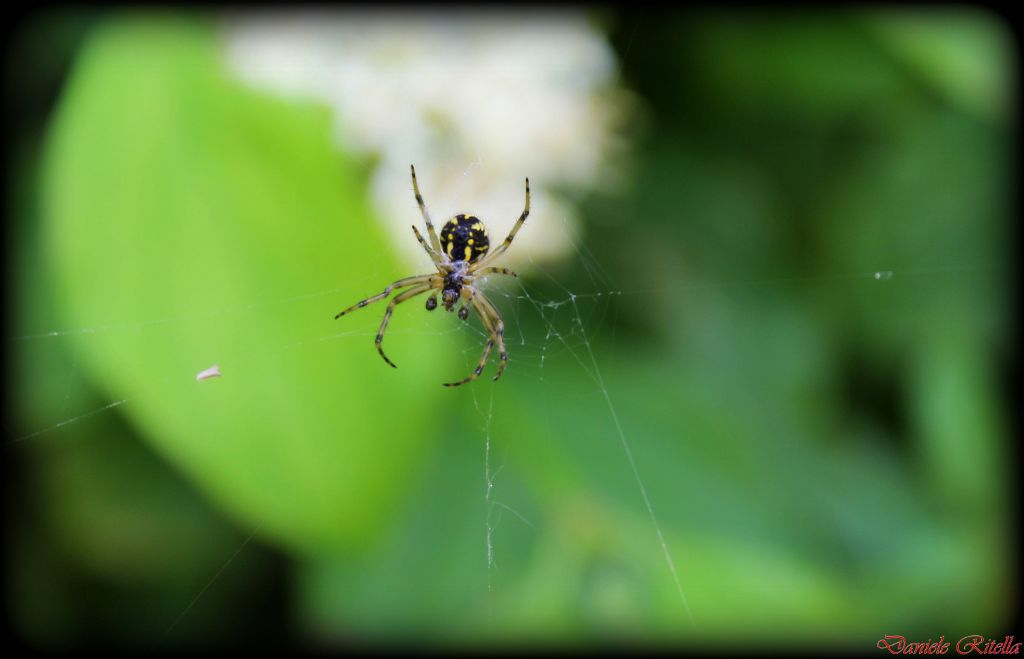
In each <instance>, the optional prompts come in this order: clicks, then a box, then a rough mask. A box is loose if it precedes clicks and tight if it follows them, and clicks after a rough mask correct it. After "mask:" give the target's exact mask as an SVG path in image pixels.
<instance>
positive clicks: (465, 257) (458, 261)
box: [335, 166, 530, 387]
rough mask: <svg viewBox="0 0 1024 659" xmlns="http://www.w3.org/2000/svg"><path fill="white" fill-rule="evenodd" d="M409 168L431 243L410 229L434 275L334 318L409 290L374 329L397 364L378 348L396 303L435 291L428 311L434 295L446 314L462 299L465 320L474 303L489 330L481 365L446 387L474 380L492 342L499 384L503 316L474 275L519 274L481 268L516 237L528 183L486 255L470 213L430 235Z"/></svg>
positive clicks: (485, 242)
mask: <svg viewBox="0 0 1024 659" xmlns="http://www.w3.org/2000/svg"><path fill="white" fill-rule="evenodd" d="M410 169H411V170H412V189H413V192H414V193H415V194H416V203H417V204H419V207H420V212H421V213H423V219H424V220H425V221H426V223H427V235H428V236H429V237H430V244H427V241H426V240H424V239H423V235H422V234H420V231H419V229H417V228H416V226H415V225H413V227H412V230H413V233H415V234H416V239H417V240H419V241H420V245H422V246H423V249H425V250H426V251H427V254H429V255H430V259H431V260H432V261H433V262H434V267H435V268H437V272H435V273H431V274H428V275H417V276H415V277H406V278H405V279H399V280H398V281H396V282H394V283H393V284H391V285H390V286H388V287H387V288H385V289H384V292H382V293H379V294H377V295H374V296H373V297H368V298H366V299H365V300H361V301H359V302H357V303H356V304H354V305H352V306H351V307H349V308H348V309H345V310H344V311H342V312H340V313H339V314H338V315H337V316H335V318H340V317H342V316H344V315H345V314H347V313H348V312H350V311H352V310H354V309H359V308H362V307H365V306H366V305H368V304H370V303H372V302H376V301H377V300H381V299H383V298H385V297H387V296H388V295H390V294H391V291H393V290H395V289H398V288H407V289H408V290H406V291H403V292H402V293H399V294H398V295H396V296H395V297H394V299H392V300H391V302H390V303H388V308H387V311H385V312H384V320H383V321H382V322H381V324H380V330H378V332H377V338H376V339H375V343H376V344H377V351H378V352H380V356H381V357H383V358H384V361H386V362H387V363H388V364H391V366H395V365H394V363H392V361H391V360H390V359H388V357H387V355H385V354H384V349H383V348H382V347H381V342H382V341H383V340H384V330H386V329H387V327H388V321H389V320H390V319H391V312H392V310H394V308H395V305H398V304H401V303H402V302H405V301H406V300H408V299H410V298H413V297H416V296H417V295H420V294H421V293H426V292H427V291H434V292H433V294H432V295H431V296H430V297H429V298H427V304H426V307H427V311H433V310H434V309H436V308H437V295H438V292H440V294H441V303H442V304H444V308H445V309H446V310H448V311H452V310H453V308H454V306H455V304H456V303H458V301H459V300H462V306H461V307H460V308H459V318H461V319H462V320H466V318H468V317H469V305H472V306H473V308H474V309H476V310H477V313H479V314H480V320H481V322H483V324H484V328H485V329H487V333H488V335H489V338H488V340H487V345H485V346H484V353H483V356H482V357H481V358H480V363H479V364H477V367H476V369H475V370H474V371H473V372H472V373H471V374H469V375H468V376H467V377H465V378H464V379H462V380H460V381H458V382H449V383H447V384H445V386H446V387H455V386H458V385H460V384H465V383H467V382H470V381H472V380H475V379H476V377H477V376H478V375H480V373H481V371H483V370H484V365H485V364H486V363H487V357H488V356H489V355H490V354H491V348H493V347H494V344H495V343H497V344H498V353H499V358H500V360H501V363H500V364H499V365H498V373H497V375H495V376H494V379H495V380H497V379H498V378H500V377H501V374H502V372H503V371H504V370H505V365H506V363H507V362H508V353H507V352H506V351H505V323H504V322H503V321H502V320H501V314H499V313H498V310H497V309H495V308H494V305H493V304H491V302H490V300H488V299H487V298H486V297H484V294H483V293H482V292H480V290H479V289H477V288H476V287H475V286H474V285H473V284H474V282H475V281H476V279H477V278H478V277H480V276H482V275H487V274H490V273H500V274H503V275H512V276H513V277H515V276H517V275H516V273H514V272H512V271H511V270H509V269H508V268H495V267H486V268H485V267H483V266H485V265H486V264H487V263H489V262H491V261H493V260H494V259H495V258H497V257H498V256H499V255H500V254H502V253H503V252H504V251H505V250H506V249H508V246H509V245H511V244H512V239H513V238H515V236H516V233H517V232H518V231H519V229H520V227H522V226H523V222H525V221H526V218H527V216H528V215H529V214H530V179H526V207H525V208H524V209H523V212H522V214H521V215H520V216H519V219H518V220H516V223H515V225H514V226H513V227H512V231H510V232H509V234H508V237H507V238H505V242H503V243H501V244H500V245H498V247H497V249H495V250H494V251H493V252H491V253H490V254H488V253H487V252H488V250H489V249H490V246H491V243H490V239H488V237H487V229H486V228H484V223H483V222H481V221H480V219H479V218H477V217H475V216H473V215H466V214H460V215H456V216H455V217H453V218H452V219H450V220H448V221H447V222H445V224H444V226H443V227H441V237H440V239H438V236H437V233H435V231H434V224H433V223H432V222H431V221H430V214H429V213H427V207H426V204H424V203H423V196H422V195H421V194H420V187H419V184H418V183H417V182H416V168H415V167H412V166H410Z"/></svg>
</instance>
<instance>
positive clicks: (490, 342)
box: [444, 291, 494, 387]
mask: <svg viewBox="0 0 1024 659" xmlns="http://www.w3.org/2000/svg"><path fill="white" fill-rule="evenodd" d="M472 292H473V291H471V295H470V301H471V302H472V303H473V306H474V307H476V310H477V313H479V314H480V321H481V322H482V323H483V324H484V329H486V330H487V334H488V335H489V338H488V339H487V345H485V346H484V352H483V355H481V357H480V362H479V363H478V364H477V365H476V368H475V369H473V372H472V373H470V374H469V375H467V376H466V377H464V378H462V379H461V380H459V381H458V382H446V383H445V384H444V386H446V387H457V386H459V385H462V384H466V383H467V382H472V381H473V380H475V379H477V377H478V376H479V375H480V373H482V372H483V370H484V366H486V365H487V358H488V357H489V356H490V355H491V348H493V347H494V328H493V326H492V325H491V321H490V318H488V316H487V314H486V313H484V312H483V310H482V309H481V308H480V307H479V306H477V303H476V297H475V296H473V295H472Z"/></svg>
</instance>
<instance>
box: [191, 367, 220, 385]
mask: <svg viewBox="0 0 1024 659" xmlns="http://www.w3.org/2000/svg"><path fill="white" fill-rule="evenodd" d="M219 377H220V366H218V365H217V364H214V365H213V366H211V367H210V368H208V369H206V370H205V371H199V372H198V373H196V381H198V382H202V381H203V380H209V379H210V378H219Z"/></svg>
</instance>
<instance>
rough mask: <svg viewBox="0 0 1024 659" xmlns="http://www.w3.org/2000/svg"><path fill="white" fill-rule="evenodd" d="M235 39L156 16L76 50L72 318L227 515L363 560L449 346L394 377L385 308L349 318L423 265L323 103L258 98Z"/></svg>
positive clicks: (68, 177) (67, 274) (55, 176)
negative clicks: (400, 248)
mask: <svg viewBox="0 0 1024 659" xmlns="http://www.w3.org/2000/svg"><path fill="white" fill-rule="evenodd" d="M217 46H218V44H217V42H216V33H215V31H214V30H213V29H211V28H210V27H209V26H208V25H205V24H204V23H202V22H199V21H193V20H181V19H171V18H168V17H163V16H159V15H158V16H153V15H150V16H147V17H142V18H140V17H134V18H128V19H122V20H119V21H116V22H113V23H111V24H109V25H106V26H104V28H102V29H100V30H98V32H97V33H96V34H95V35H94V36H93V38H92V39H91V41H90V42H89V43H88V45H87V47H86V48H85V50H84V52H83V53H82V55H81V56H80V58H79V60H78V65H77V67H76V70H75V71H74V73H73V76H72V79H71V81H70V84H69V86H68V88H67V89H66V91H65V95H64V97H63V99H62V101H61V103H60V107H59V111H58V114H57V117H56V120H55V123H54V126H53V129H52V134H51V135H50V142H49V144H48V147H49V148H48V154H47V155H48V160H47V163H46V165H47V166H46V170H45V173H44V209H43V212H44V220H45V224H46V226H45V229H46V236H45V247H46V249H47V250H48V256H49V267H50V268H52V271H53V274H54V276H55V280H56V284H57V288H58V304H59V309H60V311H61V315H62V318H63V319H64V321H65V322H66V323H67V324H68V326H69V327H71V328H76V329H82V330H86V331H81V332H76V333H75V334H74V338H75V347H76V349H77V350H78V351H79V352H80V354H81V359H82V361H83V368H84V369H86V371H87V372H88V373H89V375H90V376H91V377H92V378H94V379H95V381H96V382H97V383H98V385H99V387H100V389H101V390H102V391H104V392H105V393H107V394H109V396H110V397H111V398H116V399H127V401H126V402H125V403H124V404H123V405H121V406H120V408H119V411H121V412H122V413H123V414H124V415H126V416H127V417H128V418H129V419H130V421H131V423H132V424H134V425H135V426H136V427H137V428H138V429H139V430H140V431H141V433H142V434H143V435H144V436H145V437H146V438H147V439H148V440H149V441H150V442H151V443H152V444H153V445H154V446H155V447H157V448H158V449H159V450H160V451H161V452H162V453H163V454H164V455H166V456H167V457H168V458H169V459H171V460H172V461H173V462H174V463H175V464H177V465H179V466H180V467H181V468H182V469H183V470H185V471H186V472H187V473H188V474H189V475H190V476H191V477H192V478H193V479H194V480H195V481H196V482H197V483H198V484H199V485H201V486H202V487H203V488H204V489H205V491H206V492H208V493H209V494H210V495H211V496H212V497H213V498H214V499H215V500H216V501H217V502H219V503H220V504H222V505H223V506H224V507H225V508H227V509H228V510H229V511H231V512H233V513H234V514H235V515H236V516H237V517H238V518H240V519H242V520H245V523H246V524H247V525H249V526H252V527H256V526H259V527H260V528H261V529H262V533H263V534H264V535H266V536H269V537H272V538H276V539H278V540H279V541H280V542H282V543H285V544H287V545H289V546H291V547H292V548H295V549H302V550H320V549H324V548H332V549H336V548H339V547H351V546H352V545H353V544H358V543H359V542H362V541H365V540H367V539H369V538H370V537H372V534H373V532H374V531H375V530H376V529H377V528H378V527H379V525H381V524H383V523H385V522H386V521H387V514H388V512H389V511H390V510H391V509H392V508H393V507H394V505H395V503H396V500H398V499H400V497H401V496H402V494H403V492H404V486H403V483H404V482H405V479H406V476H407V474H408V473H409V471H410V470H412V469H414V468H415V466H416V463H417V461H418V459H419V457H420V456H421V455H422V453H423V451H424V449H425V448H426V446H425V439H424V435H423V434H422V433H420V432H418V429H419V426H420V421H421V420H422V419H426V418H428V414H429V412H428V411H429V410H432V409H434V408H436V406H437V405H438V403H439V400H438V399H439V398H440V396H441V394H442V392H443V389H442V387H440V386H439V385H440V382H439V381H438V380H439V379H440V378H439V377H438V376H437V374H436V370H437V369H436V366H437V362H438V360H439V359H441V358H442V355H436V354H435V353H436V351H430V350H421V351H420V352H419V354H418V355H416V356H415V357H413V356H412V355H410V356H409V357H408V358H405V359H403V358H402V357H403V352H404V353H405V354H409V351H402V350H401V347H402V342H401V341H399V340H396V341H394V343H393V344H392V347H391V349H392V356H393V357H395V358H396V361H397V362H398V364H399V365H400V366H401V367H402V368H401V369H400V370H399V371H397V372H396V371H393V370H392V369H390V368H387V367H386V366H384V364H382V363H381V360H380V358H379V356H378V355H376V354H375V350H374V349H373V338H372V337H373V332H374V329H375V328H374V327H373V326H374V325H376V323H377V322H379V315H377V314H371V315H367V314H354V315H353V316H351V317H345V318H344V319H341V320H333V316H334V314H335V313H336V312H337V311H338V310H339V309H340V308H342V307H344V306H347V305H349V304H351V303H353V302H355V301H356V300H358V299H360V298H362V297H365V296H366V295H369V294H371V293H374V292H377V291H379V290H381V289H382V288H383V286H384V285H385V284H386V283H388V282H390V281H392V280H394V279H397V278H398V277H400V276H404V275H407V274H410V273H408V272H403V271H401V270H402V268H401V267H399V265H398V264H397V263H396V261H395V259H394V258H393V257H392V253H391V251H390V249H389V248H388V246H387V243H386V242H385V239H384V236H383V235H382V232H381V230H380V229H379V228H378V226H377V224H376V223H375V222H374V221H373V219H372V218H371V215H370V212H369V210H368V208H367V203H366V201H365V199H364V186H363V180H362V178H361V172H360V171H359V169H358V168H357V167H356V166H355V165H354V164H353V163H352V162H349V161H346V159H345V158H343V157H342V156H341V155H340V154H339V153H338V152H337V151H336V149H335V148H334V147H333V146H332V145H331V143H330V140H329V116H328V114H327V112H326V111H325V110H323V109H321V108H316V107H309V106H302V105H296V104H291V103H286V102H284V101H282V100H276V99H271V98H267V97H265V96H264V95H261V94H258V93H256V92H255V91H252V90H249V89H246V88H245V87H243V86H242V85H241V84H240V83H238V82H235V81H233V80H232V79H230V78H229V76H228V75H227V73H226V72H225V71H224V70H223V64H222V58H221V54H220V52H219V51H218V47H217ZM374 309H377V310H379V311H383V309H382V308H380V307H374ZM401 314H402V310H401V309H400V310H399V311H398V313H397V314H396V318H397V317H399V316H401ZM338 333H343V334H344V335H345V336H343V337H342V338H343V339H345V340H328V339H332V338H335V336H336V335H337V334H338ZM346 337H347V338H346ZM399 338H401V337H399ZM215 363H216V364H218V365H220V369H221V372H222V373H223V376H222V377H220V378H216V379H212V380H206V381H201V382H200V381H197V380H196V378H195V375H196V374H197V373H198V372H199V371H201V370H203V369H206V368H208V367H210V366H211V365H212V364H215ZM435 390H436V391H435ZM396 405H401V406H402V413H400V414H396V413H394V411H393V409H394V407H395V406H396Z"/></svg>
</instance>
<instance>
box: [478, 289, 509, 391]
mask: <svg viewBox="0 0 1024 659" xmlns="http://www.w3.org/2000/svg"><path fill="white" fill-rule="evenodd" d="M473 304H474V306H476V308H477V311H479V312H480V315H481V316H482V317H486V318H489V320H490V324H491V325H492V326H493V328H494V329H493V330H492V331H491V335H492V336H493V337H494V338H495V339H496V340H497V342H498V358H499V359H500V360H501V361H500V363H499V364H498V372H497V374H495V376H494V379H495V380H497V379H498V378H500V377H501V374H502V373H504V372H505V367H506V366H507V365H508V351H507V350H505V321H503V320H502V319H501V314H500V313H498V310H497V309H496V308H495V307H494V305H493V304H491V301H490V300H488V299H487V297H486V296H485V295H484V294H483V293H481V292H480V291H477V292H476V295H474V296H473Z"/></svg>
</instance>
